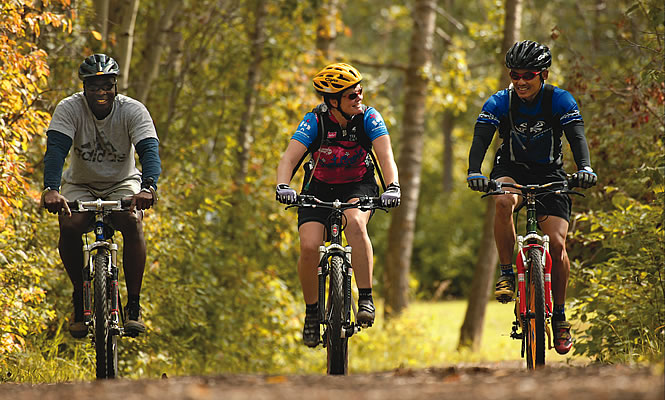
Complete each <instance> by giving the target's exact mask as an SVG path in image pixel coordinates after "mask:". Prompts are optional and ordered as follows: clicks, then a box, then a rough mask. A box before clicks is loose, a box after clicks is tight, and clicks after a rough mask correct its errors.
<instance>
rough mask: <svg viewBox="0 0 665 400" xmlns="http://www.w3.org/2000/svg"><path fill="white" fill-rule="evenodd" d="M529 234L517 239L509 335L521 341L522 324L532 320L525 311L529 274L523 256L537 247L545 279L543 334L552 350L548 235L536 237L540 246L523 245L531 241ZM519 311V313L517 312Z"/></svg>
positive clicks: (528, 311) (522, 335) (528, 312)
mask: <svg viewBox="0 0 665 400" xmlns="http://www.w3.org/2000/svg"><path fill="white" fill-rule="evenodd" d="M532 235H533V234H529V235H527V237H526V238H525V237H524V236H518V237H517V259H516V261H515V266H516V267H517V305H516V308H515V318H516V321H515V322H513V329H512V333H511V335H510V337H511V338H513V339H523V338H524V324H526V323H528V321H529V319H530V318H534V316H533V315H532V312H531V311H530V310H527V301H528V299H527V298H526V276H527V274H528V273H529V271H527V267H526V265H527V263H528V260H527V258H528V256H527V255H526V254H525V253H526V252H528V250H529V249H530V248H532V247H538V248H540V249H541V254H542V260H541V262H540V265H542V266H543V277H544V279H545V282H544V286H545V332H546V333H547V336H548V338H549V339H550V340H549V348H550V349H551V348H552V337H551V332H550V318H551V317H552V310H553V307H552V258H551V256H550V238H549V236H548V235H543V236H542V237H538V239H541V240H540V241H541V242H542V244H538V243H528V244H526V245H525V244H524V242H525V240H527V239H533V238H534V236H537V235H534V236H532ZM518 311H519V312H518ZM518 327H519V328H521V331H522V332H520V333H517V328H518Z"/></svg>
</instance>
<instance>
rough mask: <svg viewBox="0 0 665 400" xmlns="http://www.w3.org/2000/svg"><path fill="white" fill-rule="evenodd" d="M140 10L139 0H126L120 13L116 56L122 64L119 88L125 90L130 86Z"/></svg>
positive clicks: (121, 90)
mask: <svg viewBox="0 0 665 400" xmlns="http://www.w3.org/2000/svg"><path fill="white" fill-rule="evenodd" d="M138 11H139V0H124V1H123V2H122V11H121V13H120V14H121V15H120V32H119V33H118V44H117V46H116V49H115V52H114V58H115V59H116V60H117V61H118V64H119V65H120V76H119V80H118V89H119V91H120V92H123V93H124V92H125V91H126V90H127V87H128V86H129V66H130V64H131V62H132V48H133V47H134V26H135V25H136V14H138Z"/></svg>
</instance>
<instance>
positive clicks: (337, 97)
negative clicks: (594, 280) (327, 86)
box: [323, 93, 353, 121]
mask: <svg viewBox="0 0 665 400" xmlns="http://www.w3.org/2000/svg"><path fill="white" fill-rule="evenodd" d="M331 99H334V100H337V107H335V106H333V105H332V104H331V103H330V100H331ZM323 101H324V102H325V103H326V105H328V108H334V109H335V110H337V111H339V113H340V114H342V117H344V119H345V120H347V121H351V118H353V115H349V114H347V113H345V112H344V111H342V94H341V93H339V94H336V95H334V96H325V97H324V98H323Z"/></svg>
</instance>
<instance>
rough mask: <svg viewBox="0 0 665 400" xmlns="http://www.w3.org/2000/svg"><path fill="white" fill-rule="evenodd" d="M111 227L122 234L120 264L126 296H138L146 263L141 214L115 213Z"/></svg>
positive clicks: (138, 212)
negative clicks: (123, 273) (121, 264)
mask: <svg viewBox="0 0 665 400" xmlns="http://www.w3.org/2000/svg"><path fill="white" fill-rule="evenodd" d="M112 217H113V226H114V227H115V228H116V229H117V230H119V231H120V232H122V237H123V242H124V247H123V257H122V263H123V268H124V270H125V283H126V284H127V294H128V295H136V296H137V295H139V294H140V293H141V284H142V282H143V272H144V270H145V261H146V245H145V238H144V236H143V222H142V219H143V217H142V213H141V212H140V211H137V212H134V213H129V212H127V213H117V214H114V215H112Z"/></svg>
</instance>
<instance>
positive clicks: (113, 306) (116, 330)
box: [67, 199, 136, 379]
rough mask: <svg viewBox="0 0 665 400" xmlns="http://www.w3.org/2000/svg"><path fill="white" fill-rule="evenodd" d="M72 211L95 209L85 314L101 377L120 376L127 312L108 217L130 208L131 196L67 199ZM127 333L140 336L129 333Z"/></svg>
mask: <svg viewBox="0 0 665 400" xmlns="http://www.w3.org/2000/svg"><path fill="white" fill-rule="evenodd" d="M67 204H68V205H69V208H70V210H71V212H92V213H94V216H95V221H94V226H93V230H94V233H95V241H94V242H93V243H88V235H87V234H84V242H85V243H84V245H83V315H84V319H85V324H86V325H87V326H88V333H89V335H90V338H91V340H92V344H93V346H94V347H95V353H96V370H97V379H108V378H116V377H117V376H118V338H120V337H122V336H123V335H125V331H124V328H123V327H122V326H120V319H121V318H122V321H123V322H124V321H125V315H124V312H123V309H122V305H121V301H120V292H119V290H118V265H117V254H118V245H117V244H116V243H114V242H113V234H114V232H115V230H114V229H113V227H112V226H111V225H110V224H109V220H108V217H109V216H110V215H111V213H113V212H126V211H128V210H129V206H130V204H131V199H122V200H115V201H104V200H101V199H97V200H94V201H71V202H67ZM127 336H132V337H133V336H136V334H134V333H131V334H130V333H127Z"/></svg>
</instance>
